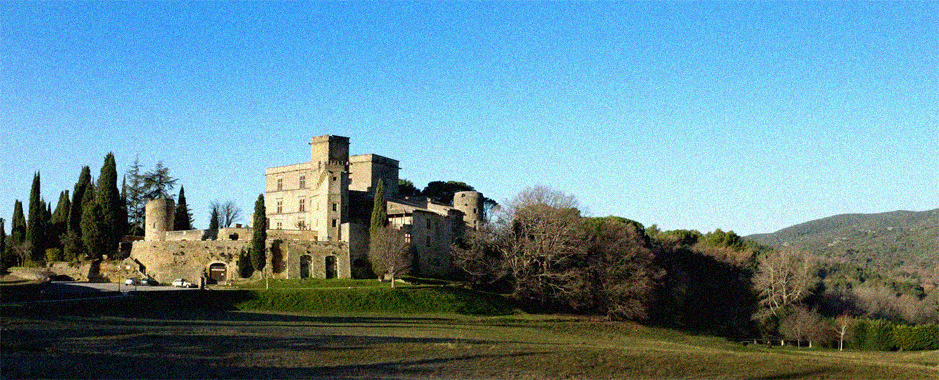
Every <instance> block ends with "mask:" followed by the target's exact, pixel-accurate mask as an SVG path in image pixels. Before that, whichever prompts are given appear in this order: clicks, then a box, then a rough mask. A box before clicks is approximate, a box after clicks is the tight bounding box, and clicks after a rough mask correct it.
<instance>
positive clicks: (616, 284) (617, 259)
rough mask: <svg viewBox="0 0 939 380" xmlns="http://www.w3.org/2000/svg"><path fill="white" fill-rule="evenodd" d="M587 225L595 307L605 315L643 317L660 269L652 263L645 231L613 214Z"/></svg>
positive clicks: (609, 316)
mask: <svg viewBox="0 0 939 380" xmlns="http://www.w3.org/2000/svg"><path fill="white" fill-rule="evenodd" d="M587 225H588V228H587V231H588V239H587V242H588V246H589V247H590V260H591V271H592V273H593V277H594V278H595V281H596V284H595V287H596V290H595V291H594V292H593V293H594V294H595V296H597V300H596V303H597V305H596V306H597V308H598V309H599V311H601V312H605V313H606V314H607V317H608V318H617V319H619V318H622V319H642V318H646V317H647V316H648V308H649V306H650V304H651V302H652V298H653V294H654V290H655V286H656V283H657V281H658V280H659V279H660V278H661V277H662V276H663V275H664V271H662V270H661V269H660V268H658V267H657V266H656V265H655V264H654V263H653V261H654V258H655V255H654V254H653V251H652V249H650V244H649V243H648V241H647V240H646V237H645V234H644V233H643V232H642V230H641V229H639V228H638V227H637V226H636V225H635V224H630V223H628V221H625V220H623V219H618V218H613V217H610V218H597V219H594V220H592V221H590V222H588V223H587Z"/></svg>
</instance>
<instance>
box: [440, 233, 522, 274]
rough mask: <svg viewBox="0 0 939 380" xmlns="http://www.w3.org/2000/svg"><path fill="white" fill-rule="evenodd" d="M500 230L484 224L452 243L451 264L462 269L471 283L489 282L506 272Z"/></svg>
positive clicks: (502, 235)
mask: <svg viewBox="0 0 939 380" xmlns="http://www.w3.org/2000/svg"><path fill="white" fill-rule="evenodd" d="M500 232H501V231H499V230H496V229H494V228H492V227H491V226H489V225H488V224H484V225H483V226H482V228H480V229H479V230H475V231H468V232H467V233H466V234H465V235H463V237H461V238H460V239H458V240H457V241H456V242H454V243H453V246H452V247H451V255H452V257H453V265H455V266H456V267H457V268H460V269H462V270H463V272H465V273H466V275H467V276H468V277H469V280H470V282H472V283H473V284H477V285H479V284H491V283H494V282H496V281H499V280H500V279H502V278H504V277H505V276H506V275H507V274H508V273H507V271H506V269H505V266H504V265H503V261H502V259H503V257H502V247H503V246H504V241H503V240H504V239H503V237H504V234H501V233H500Z"/></svg>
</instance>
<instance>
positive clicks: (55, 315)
mask: <svg viewBox="0 0 939 380" xmlns="http://www.w3.org/2000/svg"><path fill="white" fill-rule="evenodd" d="M428 289H430V288H416V289H413V290H412V289H407V290H404V289H402V291H408V292H410V291H414V290H419V291H429V290H428ZM360 290H361V289H360ZM372 290H374V289H372ZM284 291H286V290H285V289H275V290H270V291H257V292H253V293H264V294H267V296H266V297H268V298H272V297H275V295H276V294H278V293H277V292H284ZM303 291H304V292H306V291H313V290H303ZM318 291H323V290H318ZM329 291H331V292H336V291H340V290H339V289H334V290H329ZM189 293H192V294H196V295H194V297H196V298H192V299H188V300H187V299H181V298H180V297H179V296H174V295H172V294H166V295H151V297H155V298H144V297H127V299H126V300H121V301H108V302H100V301H99V302H96V303H81V304H72V303H70V304H54V305H43V306H17V307H10V306H4V307H3V308H0V311H2V322H0V329H2V330H0V348H2V350H0V351H2V354H0V357H2V362H0V377H2V378H48V377H58V378H62V377H69V378H300V377H303V378H386V379H399V378H400V379H409V378H510V379H514V378H532V379H534V378H538V379H542V378H548V379H568V378H574V379H579V378H599V379H605V378H737V379H803V378H805V379H860V378H866V379H875V378H877V379H881V378H882V379H939V352H936V351H931V352H837V351H830V350H809V349H795V348H778V347H777V348H767V347H762V346H752V345H751V346H744V345H741V344H738V343H733V342H728V341H725V340H723V339H721V338H716V337H708V336H694V335H688V334H683V333H680V332H677V331H674V330H667V329H658V328H649V327H644V326H641V325H636V324H628V323H610V322H604V321H600V320H593V319H585V318H575V317H559V316H545V315H530V314H524V313H504V314H503V315H495V316H493V315H472V314H467V313H463V314H460V313H452V312H451V313H426V312H412V313H390V312H382V313H374V312H348V311H339V312H336V311H332V312H316V313H310V312H304V313H283V312H279V313H272V312H261V311H251V310H233V306H234V307H241V308H243V309H246V308H247V306H246V305H248V304H246V303H245V302H247V301H245V300H244V299H243V296H233V295H232V292H221V291H217V292H189ZM200 293H201V294H200ZM425 296H427V297H431V298H432V297H437V296H436V295H433V296H432V295H425ZM467 297H468V296H467ZM183 298H184V297H183ZM262 298H263V297H262ZM454 300H456V298H454ZM464 301H465V300H464ZM383 302H384V301H383ZM454 302H455V303H459V302H461V301H458V300H457V301H454ZM194 303H198V304H201V306H203V307H195V308H194V307H190V306H191V305H192V304H194ZM288 304H290V303H289V302H288ZM313 304H315V305H321V303H313ZM236 305H241V306H236ZM256 306H257V307H264V305H263V304H257V305H256ZM448 308H450V307H448Z"/></svg>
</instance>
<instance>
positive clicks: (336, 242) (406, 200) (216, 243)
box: [130, 135, 483, 283]
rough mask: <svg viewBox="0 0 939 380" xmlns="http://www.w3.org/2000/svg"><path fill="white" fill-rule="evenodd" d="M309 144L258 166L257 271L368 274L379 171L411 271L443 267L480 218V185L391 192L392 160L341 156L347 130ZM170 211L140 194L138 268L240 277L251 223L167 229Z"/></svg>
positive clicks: (172, 274)
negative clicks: (261, 263) (431, 194)
mask: <svg viewBox="0 0 939 380" xmlns="http://www.w3.org/2000/svg"><path fill="white" fill-rule="evenodd" d="M310 150H311V154H310V161H308V162H303V163H299V164H294V165H287V166H279V167H273V168H268V169H267V170H266V172H265V179H266V187H265V197H264V200H265V207H266V209H267V219H268V228H269V229H268V231H267V232H268V239H267V255H266V257H267V263H266V265H265V268H264V273H263V274H262V275H264V276H267V277H273V278H307V277H313V278H350V277H357V278H363V277H366V276H370V275H371V268H370V264H369V260H368V239H369V236H368V225H369V221H370V217H371V211H372V207H373V202H374V200H375V199H374V198H375V189H376V187H377V186H378V183H379V181H382V182H383V183H384V187H385V201H386V202H387V205H388V222H389V225H390V226H392V227H394V228H398V229H401V230H402V231H403V232H404V234H405V239H406V240H407V241H409V242H410V243H411V246H412V254H413V255H414V260H413V262H414V265H413V266H412V271H415V272H417V273H419V274H420V275H421V276H429V277H447V276H450V275H451V274H453V271H454V268H453V266H452V263H451V257H450V246H451V244H452V243H453V241H454V239H456V238H457V237H459V236H461V235H462V234H463V233H464V232H465V231H466V230H468V229H476V228H479V226H480V225H481V224H482V221H483V208H482V207H483V196H482V194H481V193H479V192H476V191H464V192H458V193H456V194H454V197H453V201H452V203H450V204H440V203H437V202H434V201H432V200H430V199H427V198H425V197H403V196H401V195H399V193H398V170H399V166H398V161H397V160H394V159H391V158H387V157H383V156H379V155H377V154H362V155H354V156H350V155H349V138H348V137H342V136H330V135H326V136H319V137H314V138H313V139H312V141H311V142H310ZM174 213H175V204H174V202H173V200H171V199H156V200H153V201H151V202H149V203H148V204H147V206H146V221H145V228H144V229H145V237H144V240H142V241H138V242H135V243H134V244H133V247H132V248H131V253H130V259H132V260H133V262H135V263H136V264H137V265H138V270H139V271H140V272H141V273H142V274H144V275H146V276H148V277H151V278H154V279H156V280H157V281H159V282H161V283H169V282H170V281H172V280H173V279H175V278H186V279H190V280H198V279H200V278H206V279H207V280H208V281H209V282H217V283H224V282H227V281H230V280H232V279H236V278H240V274H239V273H238V271H237V269H238V263H237V261H238V260H239V257H240V256H241V254H242V253H243V252H246V251H247V249H248V248H249V247H250V245H251V237H252V234H253V232H252V231H253V230H252V229H251V228H249V227H242V226H241V225H236V226H235V228H221V229H218V230H189V231H173V230H172V226H173V220H174ZM255 275H256V276H257V275H258V274H255Z"/></svg>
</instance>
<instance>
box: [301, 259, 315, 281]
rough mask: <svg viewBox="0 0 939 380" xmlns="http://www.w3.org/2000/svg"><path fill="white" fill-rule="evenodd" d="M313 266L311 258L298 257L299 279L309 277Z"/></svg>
mask: <svg viewBox="0 0 939 380" xmlns="http://www.w3.org/2000/svg"><path fill="white" fill-rule="evenodd" d="M312 264H313V258H312V257H310V256H306V255H304V256H300V278H308V277H310V272H311V271H310V269H311V268H310V267H311V266H312Z"/></svg>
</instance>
